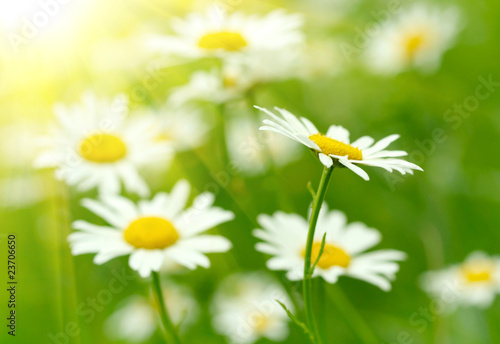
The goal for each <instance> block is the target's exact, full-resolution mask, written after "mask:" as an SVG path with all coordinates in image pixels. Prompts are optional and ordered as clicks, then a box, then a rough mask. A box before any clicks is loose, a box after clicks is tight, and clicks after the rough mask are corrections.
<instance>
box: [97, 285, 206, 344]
mask: <svg viewBox="0 0 500 344" xmlns="http://www.w3.org/2000/svg"><path fill="white" fill-rule="evenodd" d="M163 296H164V298H165V307H166V309H167V312H168V314H169V316H170V317H171V320H172V322H173V323H174V324H176V325H180V330H181V331H185V330H186V329H187V328H189V326H190V325H192V324H193V323H194V322H195V321H196V319H197V317H198V314H199V306H198V303H197V302H196V299H195V297H194V295H193V293H192V292H191V290H190V289H189V288H187V287H186V286H181V285H178V284H175V283H173V282H172V281H168V283H166V284H165V287H163ZM152 299H153V298H151V300H148V299H146V298H144V297H142V296H138V295H137V296H132V297H129V298H128V299H126V300H124V301H123V302H122V303H121V304H120V305H119V308H118V309H117V310H116V311H115V312H114V313H113V314H111V316H110V317H109V318H108V320H107V321H106V323H105V327H104V330H105V333H106V334H107V335H108V337H109V338H110V339H113V340H125V341H130V342H134V343H145V342H148V341H149V340H150V339H151V337H152V336H153V334H154V332H155V331H156V329H157V326H158V323H159V320H158V319H157V317H158V316H157V312H156V310H155V308H154V307H153V302H155V301H154V300H152Z"/></svg>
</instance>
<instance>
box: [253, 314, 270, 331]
mask: <svg viewBox="0 0 500 344" xmlns="http://www.w3.org/2000/svg"><path fill="white" fill-rule="evenodd" d="M253 320H254V324H253V327H254V329H255V331H257V332H258V333H262V332H264V331H265V330H266V329H267V328H268V327H269V324H270V320H269V317H266V316H264V315H262V314H260V313H259V314H256V315H255V317H254V319H253Z"/></svg>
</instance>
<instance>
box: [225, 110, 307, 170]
mask: <svg viewBox="0 0 500 344" xmlns="http://www.w3.org/2000/svg"><path fill="white" fill-rule="evenodd" d="M256 128H257V126H256V123H255V121H254V120H252V119H250V118H247V117H234V118H230V119H228V123H227V129H228V130H227V131H226V135H227V138H226V142H227V146H228V152H229V156H230V158H231V161H232V162H233V164H235V166H237V167H238V169H239V170H240V171H241V172H242V173H244V174H246V175H257V174H261V173H264V172H266V171H267V170H268V169H269V167H270V166H269V162H270V161H269V160H270V159H272V162H273V164H274V165H275V166H276V167H283V166H285V165H286V164H289V163H290V162H292V161H294V160H295V159H297V157H299V156H300V155H299V154H297V153H298V150H299V148H300V146H299V145H298V144H297V143H296V142H293V141H290V140H288V139H286V138H285V137H282V136H278V135H272V134H271V133H267V132H262V131H257V130H256Z"/></svg>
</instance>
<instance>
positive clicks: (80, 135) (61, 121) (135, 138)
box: [34, 93, 171, 197]
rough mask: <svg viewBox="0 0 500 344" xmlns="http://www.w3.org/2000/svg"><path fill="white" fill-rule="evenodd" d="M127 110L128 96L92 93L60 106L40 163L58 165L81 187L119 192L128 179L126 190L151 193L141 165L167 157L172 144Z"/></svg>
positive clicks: (37, 164)
mask: <svg viewBox="0 0 500 344" xmlns="http://www.w3.org/2000/svg"><path fill="white" fill-rule="evenodd" d="M127 113H128V99H127V97H125V96H124V95H119V96H116V97H115V98H114V99H113V100H112V101H109V100H107V99H98V98H97V97H96V96H95V95H93V94H90V93H87V94H85V95H84V96H83V98H82V104H78V105H73V106H71V107H66V106H63V105H57V106H56V107H55V114H56V117H57V123H56V124H55V125H54V126H53V128H52V134H51V135H50V136H49V137H46V138H42V139H41V140H40V144H41V146H42V151H41V152H40V153H39V155H38V156H37V158H36V159H35V161H34V165H35V167H37V168H48V167H50V168H54V167H55V168H56V171H55V175H56V177H57V178H59V179H62V180H64V181H65V182H66V183H68V184H69V185H75V186H77V188H78V189H79V190H80V191H87V190H90V189H93V188H95V187H97V188H98V189H99V192H100V193H103V194H116V193H119V192H120V188H121V186H120V184H121V182H123V184H124V186H125V189H126V190H127V191H130V192H133V193H136V194H138V195H140V196H142V197H145V196H148V195H149V188H148V186H147V184H146V183H145V181H144V180H143V179H142V177H141V176H140V175H139V173H138V168H139V167H141V166H146V165H149V166H151V164H158V163H160V162H161V161H162V160H163V159H167V158H168V156H169V155H170V153H171V148H170V147H169V146H168V145H167V144H166V143H164V142H161V141H158V140H156V137H157V136H158V133H156V132H155V130H151V122H150V120H149V119H143V118H134V119H130V118H129V119H127Z"/></svg>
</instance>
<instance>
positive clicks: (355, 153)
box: [309, 134, 363, 160]
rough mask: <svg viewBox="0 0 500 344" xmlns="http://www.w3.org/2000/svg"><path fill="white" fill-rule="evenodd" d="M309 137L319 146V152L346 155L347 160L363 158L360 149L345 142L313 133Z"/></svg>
mask: <svg viewBox="0 0 500 344" xmlns="http://www.w3.org/2000/svg"><path fill="white" fill-rule="evenodd" d="M309 138H310V139H311V140H312V141H313V142H314V143H315V144H317V145H318V146H319V148H320V149H321V152H322V153H324V154H326V155H329V154H333V155H339V156H346V155H347V157H348V158H349V160H363V153H362V152H361V149H359V148H356V147H353V146H351V145H349V144H347V143H344V142H340V141H337V140H335V139H331V138H329V137H326V136H325V135H321V134H314V135H311V136H309Z"/></svg>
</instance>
